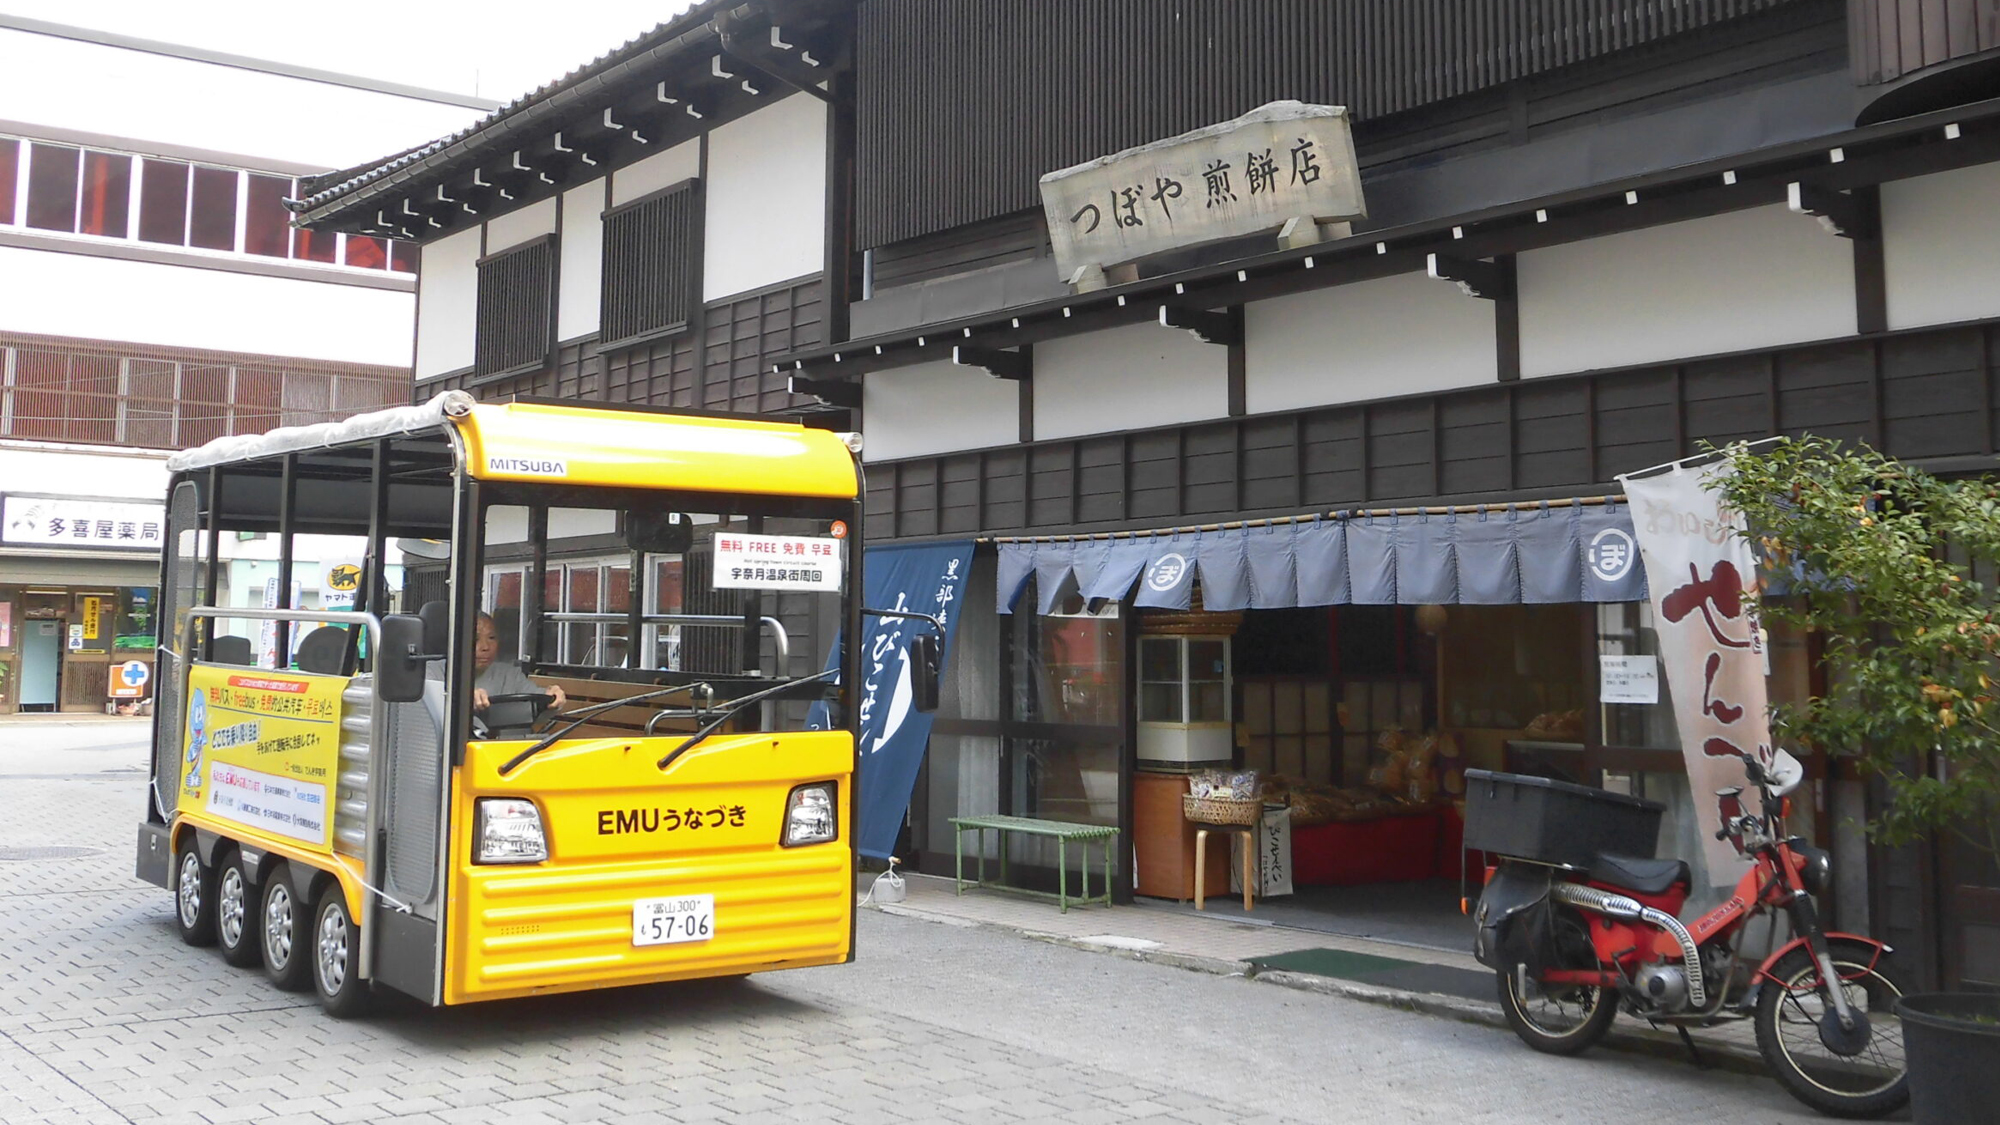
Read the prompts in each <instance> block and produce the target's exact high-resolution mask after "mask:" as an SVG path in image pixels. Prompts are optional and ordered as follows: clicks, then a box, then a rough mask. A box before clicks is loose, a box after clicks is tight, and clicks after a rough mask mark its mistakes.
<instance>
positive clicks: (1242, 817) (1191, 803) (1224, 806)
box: [1181, 793, 1264, 824]
mask: <svg viewBox="0 0 2000 1125" xmlns="http://www.w3.org/2000/svg"><path fill="white" fill-rule="evenodd" d="M1181 812H1182V814H1183V815H1185V816H1186V817H1187V818H1188V819H1189V820H1191V821H1194V822H1195V823H1196V824H1255V823H1257V820H1258V818H1259V817H1261V816H1262V815H1263V812H1264V802H1262V801H1260V800H1258V799H1256V798H1255V797H1251V798H1247V799H1242V798H1236V797H1197V796H1195V795H1194V794H1192V793H1183V794H1181Z"/></svg>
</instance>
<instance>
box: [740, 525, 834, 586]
mask: <svg viewBox="0 0 2000 1125" xmlns="http://www.w3.org/2000/svg"><path fill="white" fill-rule="evenodd" d="M840 546H841V543H840V540H838V539H820V538H809V537H806V536H802V535H717V536H716V537H715V576H714V579H713V584H714V586H715V588H716V589H718V590H723V589H727V590H827V591H832V592H835V593H838V592H839V590H840V577H841V565H840Z"/></svg>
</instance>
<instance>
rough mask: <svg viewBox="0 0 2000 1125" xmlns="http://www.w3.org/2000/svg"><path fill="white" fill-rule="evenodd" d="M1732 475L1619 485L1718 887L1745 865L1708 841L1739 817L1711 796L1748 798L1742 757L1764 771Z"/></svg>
mask: <svg viewBox="0 0 2000 1125" xmlns="http://www.w3.org/2000/svg"><path fill="white" fill-rule="evenodd" d="M1734 471H1735V470H1734V469H1733V468H1732V467H1731V466H1730V465H1729V463H1728V462H1726V461H1724V462H1717V463H1713V464H1709V465H1705V466H1702V467H1700V468H1688V467H1686V466H1676V467H1674V468H1673V469H1670V470H1668V471H1666V472H1664V473H1657V474H1654V475H1652V476H1646V477H1640V478H1636V479H1634V478H1625V477H1620V478H1619V483H1620V484H1623V485H1624V486H1625V494H1626V495H1627V496H1629V497H1631V499H1632V526H1633V529H1634V531H1636V532H1637V534H1638V539H1639V553H1640V555H1641V557H1642V558H1643V559H1644V560H1645V563H1646V580H1647V585H1648V587H1649V588H1650V590H1651V593H1652V602H1653V629H1654V631H1655V632H1656V633H1657V634H1658V636H1659V640H1660V663H1661V665H1662V666H1663V667H1664V669H1665V671H1666V676H1667V687H1668V689H1669V690H1670V691H1671V693H1672V695H1673V700H1674V723H1675V724H1676V726H1678V727H1679V729H1680V736H1681V753H1682V754H1683V755H1684V756H1685V757H1686V759H1687V769H1688V782H1689V784H1690V786H1691V787H1692V788H1693V791H1694V805H1695V811H1696V813H1697V814H1698V815H1699V817H1700V823H1701V839H1702V841H1703V845H1702V846H1703V849H1704V852H1705V856H1706V858H1707V860H1708V872H1709V879H1710V881H1711V882H1712V883H1714V884H1715V885H1716V886H1728V885H1730V884H1733V883H1735V882H1736V881H1737V880H1738V879H1739V878H1741V877H1742V874H1743V865H1744V863H1746V862H1748V860H1747V857H1745V856H1744V855H1743V854H1742V850H1741V849H1740V848H1739V847H1737V845H1736V843H1735V842H1734V841H1733V840H1717V839H1716V838H1715V833H1716V831H1717V830H1718V829H1720V828H1721V827H1722V820H1723V817H1724V816H1726V815H1735V814H1736V813H1737V812H1739V811H1741V809H1740V807H1739V806H1738V805H1737V804H1736V800H1735V798H1724V797H1721V796H1719V795H1718V793H1717V791H1718V790H1721V789H1728V788H1739V787H1741V788H1747V787H1748V785H1749V782H1748V781H1747V780H1746V779H1745V777H1744V773H1743V762H1742V760H1741V759H1740V758H1738V757H1737V756H1736V755H1737V754H1738V752H1741V753H1745V754H1755V755H1757V757H1758V759H1759V760H1760V761H1761V762H1763V763H1765V764H1769V762H1770V761H1771V725H1770V719H1769V716H1768V715H1767V714H1766V713H1765V708H1764V705H1765V687H1764V675H1765V653H1764V637H1763V634H1762V632H1761V631H1760V630H1759V629H1758V626H1757V618H1756V614H1755V612H1754V610H1753V608H1752V602H1751V597H1752V595H1753V594H1754V593H1755V592H1756V583H1757V563H1756V559H1755V557H1754V556H1753V555H1752V554H1751V552H1750V545H1749V543H1748V542H1746V541H1745V540H1744V539H1743V537H1742V536H1741V535H1740V534H1738V529H1739V528H1740V527H1741V524H1742V517H1741V516H1739V515H1737V514H1736V513H1734V512H1724V511H1723V510H1722V508H1721V503H1720V501H1721V492H1720V487H1719V486H1720V482H1721V481H1722V480H1723V479H1724V478H1726V477H1728V476H1729V475H1730V474H1731V473H1733V472H1734ZM1725 805H1726V806H1728V807H1726V808H1725V807H1724V806H1725Z"/></svg>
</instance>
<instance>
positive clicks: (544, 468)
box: [138, 392, 935, 1016]
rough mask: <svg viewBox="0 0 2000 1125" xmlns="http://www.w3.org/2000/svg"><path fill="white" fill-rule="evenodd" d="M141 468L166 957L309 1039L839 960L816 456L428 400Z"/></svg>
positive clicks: (150, 869)
mask: <svg viewBox="0 0 2000 1125" xmlns="http://www.w3.org/2000/svg"><path fill="white" fill-rule="evenodd" d="M169 467H170V469H171V471H172V482H171V484H170V491H169V495H168V548H167V552H166V558H165V560H164V564H163V574H162V585H161V603H162V604H161V613H160V620H161V622H162V635H161V644H160V652H159V663H158V666H157V673H156V683H157V684H158V691H157V698H156V701H155V708H154V716H155V719H154V751H153V760H152V769H151V779H150V780H151V784H150V792H149V800H148V815H147V818H146V821H145V823H144V824H143V825H142V826H141V828H140V832H139V841H138V872H139V875H140V877H142V878H144V879H147V880H149V881H151V882H153V883H155V884H157V885H159V886H161V887H164V888H166V889H168V890H169V891H171V892H172V894H173V902H174V917H175V920H176V923H177V925H178V927H179V930H180V934H181V937H182V938H183V939H184V940H185V941H187V942H189V943H190V944H195V945H210V944H213V945H216V946H219V947H220V948H221V952H222V955H223V956H224V957H225V958H226V959H227V960H228V961H229V962H231V963H232V964H235V965H239V966H242V967H245V968H249V967H255V966H259V965H261V966H262V969H263V972H264V973H265V975H266V976H268V977H269V978H270V979H271V980H272V982H274V983H275V984H276V985H277V986H278V987H280V988H286V989H296V990H304V989H312V990H314V991H315V992H317V994H318V996H319V999H320V1001H321V1003H322V1004H323V1005H324V1006H325V1007H326V1008H327V1009H328V1010H329V1011H331V1012H333V1013H334V1014H336V1015H342V1016H345V1015H352V1014H355V1013H357V1012H359V1011H361V1010H363V1009H364V1008H365V1006H366V1004H367V1001H368V999H369V997H370V995H371V990H372V989H374V988H375V987H378V986H386V987H388V988H393V989H395V990H396V991H398V992H402V993H406V994H408V995H410V996H413V997H415V998H417V999H419V1000H422V1001H426V1002H428V1003H430V1004H434V1005H437V1004H463V1003H468V1002H471V1001H476V1000H491V999H500V998H505V997H515V996H525V995H530V994H536V993H548V992H564V991H574V990H579V989H593V988H606V987H612V986H617V985H627V984H642V983H650V982H659V981H671V980H681V979H689V978H698V977H712V976H724V975H731V976H733V975H738V974H743V973H750V972H758V971H763V970H769V969H780V968H793V967H800V966H809V965H828V964H834V963H839V962H844V961H847V960H850V959H852V957H853V951H854V929H853V927H854V850H853V847H852V840H853V793H854V779H855V769H856V756H855V738H854V734H853V729H852V722H853V712H854V709H853V708H852V707H850V706H848V700H847V699H846V698H845V697H844V696H843V694H842V690H843V689H842V688H841V686H840V685H841V683H843V682H844V683H846V684H853V683H856V682H857V676H856V675H855V672H856V670H857V668H858V666H857V665H856V662H855V653H854V652H852V651H849V650H851V649H852V648H853V647H854V646H853V645H849V644H845V643H843V642H842V641H840V640H839V638H842V637H845V638H852V637H855V636H858V635H860V629H859V622H860V614H861V612H862V611H861V608H860V606H859V604H858V602H857V600H856V599H857V598H858V597H859V595H860V591H861V588H862V586H861V544H860V542H859V532H860V529H861V526H862V519H861V495H862V493H861V489H860V472H859V468H858V466H857V463H856V459H855V456H854V452H853V450H852V449H851V448H850V443H849V442H848V441H847V440H844V439H843V438H842V437H841V436H840V435H837V434H834V433H831V432H828V431H824V430H815V429H810V428H806V427H802V426H798V425H791V424H783V423H776V422H767V421H758V420H751V419H742V418H725V417H714V416H695V415H685V414H673V413H667V412H647V411H646V410H644V409H643V408H640V409H633V408H610V407H606V408H596V407H588V406H580V405H576V404H563V403H552V402H541V401H531V400H517V401H515V402H512V403H508V404H504V405H494V404H477V403H475V402H474V401H473V400H472V399H471V398H469V397H467V396H466V395H464V394H462V393H458V392H448V393H446V394H442V395H439V396H438V397H437V398H435V399H432V400H431V401H430V402H428V403H426V404H423V405H420V406H411V407H403V408H398V409H393V410H386V411H381V412H379V413H375V414H368V415H362V416H359V417H356V418H353V419H350V420H348V421H345V422H338V423H329V424H324V425H317V426H308V427H301V428H295V429H280V430H276V431H273V432H271V433H268V434H264V435H261V436H257V437H239V438H225V439H221V440H218V441H214V442H211V443H209V444H208V445H205V446H202V447H200V448H198V449H194V450H190V451H187V452H185V453H181V454H178V455H176V456H175V457H174V458H173V459H172V460H171V461H170V462H169ZM258 540H261V541H262V548H261V550H252V549H251V547H250V543H251V542H253V541H258ZM225 546H227V547H228V548H229V550H228V551H225V550H224V547H225ZM249 555H260V556H262V557H261V558H249V557H246V556H249ZM228 556H235V557H228ZM308 602H315V603H316V604H310V605H308V604H302V603H308ZM925 640H928V638H926V639H925ZM836 644H839V645H841V649H840V651H839V652H838V653H837V655H836V657H835V658H834V659H832V660H824V656H823V654H825V653H827V652H828V646H830V645H836ZM925 651H926V652H928V653H934V649H931V648H930V647H929V646H928V645H926V646H925ZM934 659H935V658H934V655H931V656H929V657H928V658H927V659H921V660H919V661H917V665H918V667H919V668H920V669H922V670H923V672H930V673H932V675H933V676H934V672H935V666H934ZM823 660H824V662H823ZM843 671H844V673H845V674H838V673H841V672H843ZM923 672H920V673H919V675H922V674H923ZM934 690H935V687H934V679H926V681H925V682H924V683H923V684H921V685H920V686H919V688H918V691H917V694H918V695H920V696H923V697H926V701H929V700H931V699H934Z"/></svg>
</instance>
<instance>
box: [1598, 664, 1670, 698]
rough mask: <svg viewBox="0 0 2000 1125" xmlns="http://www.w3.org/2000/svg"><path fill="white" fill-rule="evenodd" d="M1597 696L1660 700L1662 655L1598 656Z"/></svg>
mask: <svg viewBox="0 0 2000 1125" xmlns="http://www.w3.org/2000/svg"><path fill="white" fill-rule="evenodd" d="M1597 669H1598V681H1597V699H1598V702H1600V703H1658V702H1659V701H1660V658H1659V657H1657V656H1600V657H1598V658H1597Z"/></svg>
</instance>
